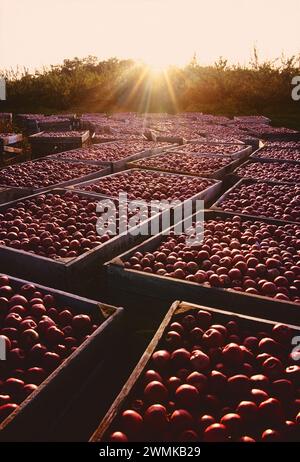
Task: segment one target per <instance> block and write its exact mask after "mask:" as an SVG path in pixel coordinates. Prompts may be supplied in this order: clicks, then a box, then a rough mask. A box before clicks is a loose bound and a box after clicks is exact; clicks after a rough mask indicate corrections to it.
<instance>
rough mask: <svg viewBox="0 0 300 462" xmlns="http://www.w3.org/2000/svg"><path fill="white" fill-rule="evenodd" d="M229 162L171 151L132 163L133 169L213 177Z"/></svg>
mask: <svg viewBox="0 0 300 462" xmlns="http://www.w3.org/2000/svg"><path fill="white" fill-rule="evenodd" d="M231 162H232V159H230V158H228V157H223V158H222V157H217V156H215V157H208V156H204V155H200V154H193V153H189V152H187V153H185V154H183V153H181V152H177V151H173V152H166V153H163V154H158V155H156V156H151V157H147V158H145V159H140V160H138V161H134V167H139V168H150V169H155V170H162V171H166V172H174V173H186V174H189V175H197V176H200V177H206V176H213V174H214V173H215V172H217V171H218V170H220V169H221V168H223V167H226V166H227V165H229V164H230V163H231Z"/></svg>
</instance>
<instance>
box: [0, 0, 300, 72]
mask: <svg viewBox="0 0 300 462" xmlns="http://www.w3.org/2000/svg"><path fill="white" fill-rule="evenodd" d="M299 29H300V0H285V1H283V0H44V1H42V0H0V68H5V67H10V66H13V67H15V66H17V65H21V66H22V65H26V66H28V67H30V68H34V67H41V66H42V65H48V64H57V63H60V62H62V60H63V59H64V58H72V57H74V56H78V57H83V56H87V55H89V54H91V55H95V56H98V57H100V58H109V57H112V56H117V57H121V58H127V57H128V58H135V59H142V60H144V61H146V62H147V63H149V64H151V65H154V66H156V67H160V66H163V65H167V64H184V63H186V62H187V61H189V60H190V58H191V57H192V55H193V53H194V52H196V53H197V57H198V60H199V61H200V62H203V63H210V62H214V61H215V60H216V59H217V58H218V57H219V56H224V57H227V58H228V59H229V60H230V61H231V62H241V63H245V62H247V61H248V60H249V57H250V54H251V50H252V49H253V46H254V44H256V45H257V47H258V49H259V52H260V56H261V58H275V57H277V56H279V55H280V54H281V53H282V52H284V53H285V54H286V55H291V54H295V53H300V35H299Z"/></svg>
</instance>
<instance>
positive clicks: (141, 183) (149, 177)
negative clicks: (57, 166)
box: [76, 170, 213, 201]
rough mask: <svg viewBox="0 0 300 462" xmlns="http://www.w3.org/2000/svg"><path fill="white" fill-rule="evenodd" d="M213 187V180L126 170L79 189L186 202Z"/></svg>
mask: <svg viewBox="0 0 300 462" xmlns="http://www.w3.org/2000/svg"><path fill="white" fill-rule="evenodd" d="M212 184H213V182H212V181H210V180H205V179H202V178H196V179H195V178H191V177H188V176H183V175H171V174H164V173H158V172H153V171H151V170H126V171H125V172H122V173H118V174H115V175H110V176H107V177H103V178H101V179H99V180H97V181H95V182H92V183H89V184H88V185H84V184H83V185H80V184H79V185H77V186H76V189H80V190H84V191H92V192H95V193H98V194H103V195H105V196H109V197H118V196H119V194H120V193H122V192H124V193H127V195H128V199H130V200H131V199H143V200H146V201H150V200H167V201H172V200H175V199H179V200H185V199H188V198H190V197H192V196H194V195H195V194H197V193H200V192H202V191H204V190H205V189H206V188H208V187H209V186H211V185H212Z"/></svg>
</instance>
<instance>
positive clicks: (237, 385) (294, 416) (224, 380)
mask: <svg viewBox="0 0 300 462" xmlns="http://www.w3.org/2000/svg"><path fill="white" fill-rule="evenodd" d="M203 320H205V323H203ZM174 327H176V329H177V332H180V334H181V339H182V344H183V345H185V349H177V350H176V349H174V347H172V346H170V343H169V333H170V332H172V331H174ZM194 329H200V330H201V331H202V333H203V335H202V338H200V337H199V338H198V339H197V345H195V340H194V336H193V331H194ZM233 329H234V331H235V333H236V336H237V338H238V339H239V340H238V342H237V343H233V342H232V341H231V332H232V330H233ZM214 330H215V331H219V334H220V335H222V337H223V341H222V345H220V346H218V347H217V348H216V347H214V348H212V345H211V344H210V343H207V338H208V337H209V335H207V333H208V332H209V331H214ZM262 330H263V331H264V332H261V331H262ZM221 332H222V334H221ZM279 332H285V336H281V337H280V338H279V336H278V333H279ZM297 332H298V331H297V330H296V329H295V330H294V329H293V328H291V327H288V326H285V325H283V324H277V325H275V324H263V326H262V324H261V323H258V322H256V323H255V322H251V323H247V322H245V320H242V319H234V320H233V319H232V318H231V317H230V316H229V315H228V316H226V315H221V314H219V313H210V312H208V311H205V310H204V309H202V310H200V311H198V310H197V309H196V308H195V309H191V310H188V307H187V306H185V310H183V312H182V310H181V309H179V310H178V312H177V314H175V315H174V316H173V317H172V319H171V321H170V322H169V324H168V326H167V327H166V328H165V331H164V334H163V336H162V339H161V341H160V342H159V344H158V345H157V347H156V349H155V351H154V353H153V354H152V356H151V358H150V360H149V361H148V363H147V365H146V367H145V369H144V370H143V373H142V374H141V376H140V377H139V379H138V380H137V382H136V383H135V384H134V387H133V388H132V389H131V392H130V393H129V395H128V397H127V398H126V399H125V401H124V403H123V405H122V408H121V411H120V412H119V414H118V415H117V416H116V418H115V419H114V421H113V423H112V425H111V427H110V428H109V429H108V431H107V432H106V434H105V435H104V438H103V439H104V440H107V441H143V442H157V441H162V442H185V441H198V442H201V441H204V442H235V441H240V442H256V441H258V442H259V441H298V439H299V436H300V427H299V409H298V408H299V405H298V401H297V397H298V395H299V380H298V378H297V375H296V374H294V375H293V376H292V378H291V376H288V370H289V369H290V368H291V367H294V368H295V367H297V365H296V364H295V362H293V360H291V358H290V349H291V345H290V340H289V339H291V338H292V337H293V336H295V335H297ZM249 338H251V339H256V342H254V341H252V343H249V342H248V339H249ZM245 343H248V347H245V346H244V345H245ZM271 343H272V344H273V345H276V352H275V351H274V350H273V352H272V354H273V356H272V358H273V360H274V361H280V362H281V363H282V369H281V371H280V373H279V374H278V376H277V377H276V378H274V377H273V376H272V374H269V372H268V371H267V372H265V373H262V365H261V356H262V354H267V352H268V351H269V348H270V344H271ZM258 344H259V345H260V346H259V349H258V348H257V345H258ZM216 350H217V354H216ZM195 351H198V352H199V354H201V355H202V356H203V357H207V358H208V363H207V364H206V366H205V370H203V371H202V372H201V373H199V372H198V369H197V365H196V363H194V362H193V361H189V360H188V358H187V356H189V357H190V358H192V357H193V355H194V354H195ZM174 355H175V356H176V357H177V358H178V359H179V357H180V358H181V361H173V360H172V356H174ZM184 357H186V358H185V359H184ZM157 358H165V361H164V363H160V364H159V369H157V365H158V363H157ZM249 362H251V371H250V368H249V366H250V364H249ZM183 366H184V369H182V367H183ZM248 368H249V372H248V373H247V374H245V373H244V371H245V370H246V369H248ZM220 369H222V372H219V370H220ZM183 370H185V373H183ZM155 374H156V376H155V377H156V380H155V381H153V382H151V383H148V385H146V387H145V383H146V384H147V382H148V379H149V377H150V376H151V377H154V375H155ZM180 377H181V378H180ZM298 377H299V376H298ZM171 384H172V386H170V385H171ZM258 387H260V389H259V388H258ZM263 389H265V390H267V391H264V390H263ZM137 403H139V406H138V412H137Z"/></svg>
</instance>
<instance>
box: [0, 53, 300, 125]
mask: <svg viewBox="0 0 300 462" xmlns="http://www.w3.org/2000/svg"><path fill="white" fill-rule="evenodd" d="M0 75H2V76H4V77H5V78H6V79H7V94H8V100H7V102H6V103H1V108H0V109H1V110H12V111H15V112H44V113H51V112H61V111H70V110H72V111H77V112H113V111H142V112H144V111H146V110H148V111H150V112H156V111H163V112H177V111H202V112H210V113H215V114H225V115H234V114H265V115H272V116H273V117H275V119H276V117H277V119H278V123H280V117H287V118H290V116H291V117H294V118H295V120H294V121H293V122H292V123H293V124H295V125H297V126H298V125H299V113H300V111H299V109H300V103H297V102H293V101H292V98H291V89H292V87H291V81H292V78H293V77H294V76H295V75H300V57H295V56H294V57H292V58H285V57H281V58H280V59H279V60H276V61H273V62H271V61H267V62H263V63H260V61H259V58H258V53H257V50H256V49H255V50H254V54H253V58H252V60H251V62H250V63H249V65H248V66H240V65H235V66H230V65H229V64H228V62H227V60H226V59H223V58H220V59H219V60H218V61H217V62H216V63H215V64H214V65H213V66H201V65H200V64H199V63H198V62H197V59H196V56H194V57H193V59H192V60H191V62H190V64H189V65H187V66H186V67H184V68H178V67H174V66H172V67H170V68H169V69H168V70H167V72H166V73H162V74H161V75H160V76H158V75H154V74H153V73H152V72H151V70H150V69H148V68H147V67H146V66H145V65H143V64H140V63H135V62H134V61H131V60H118V59H116V58H112V59H109V60H107V61H99V60H98V59H97V58H96V57H93V56H88V57H87V58H84V59H79V58H74V59H72V60H69V59H66V60H65V61H64V62H63V64H62V65H59V66H51V67H50V68H44V69H42V70H41V71H36V72H35V73H30V72H29V71H28V70H27V69H23V70H19V69H18V70H17V71H2V72H0Z"/></svg>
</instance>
